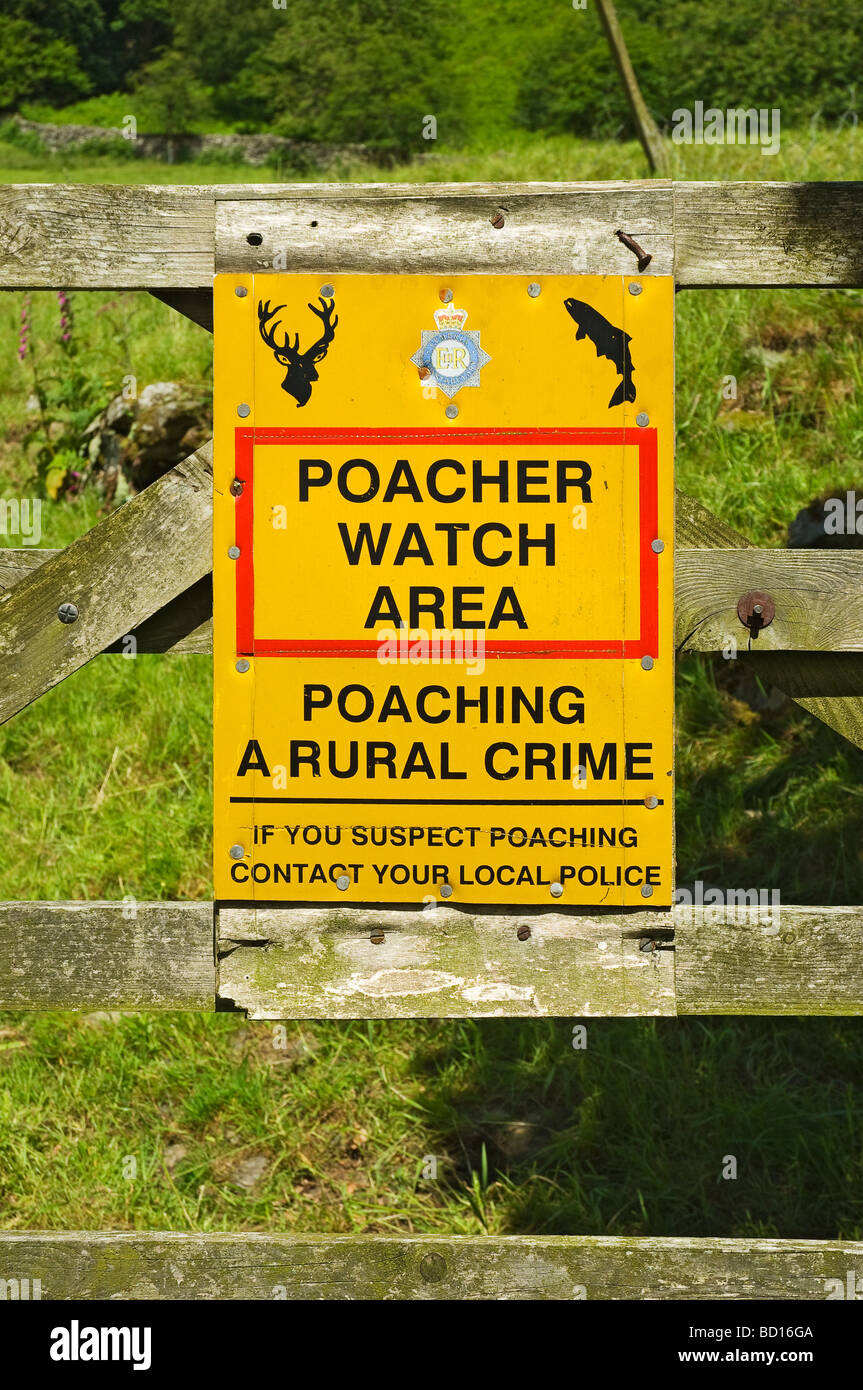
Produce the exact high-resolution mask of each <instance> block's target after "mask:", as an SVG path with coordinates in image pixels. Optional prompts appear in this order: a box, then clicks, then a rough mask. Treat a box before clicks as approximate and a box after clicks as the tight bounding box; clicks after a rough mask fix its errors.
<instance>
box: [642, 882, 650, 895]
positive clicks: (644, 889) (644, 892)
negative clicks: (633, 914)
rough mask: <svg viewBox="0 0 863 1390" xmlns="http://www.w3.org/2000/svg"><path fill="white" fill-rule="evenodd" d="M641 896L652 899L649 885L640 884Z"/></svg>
mask: <svg viewBox="0 0 863 1390" xmlns="http://www.w3.org/2000/svg"><path fill="white" fill-rule="evenodd" d="M641 896H642V897H643V898H652V897H653V888H652V887H651V885H650V884H649V883H642V885H641Z"/></svg>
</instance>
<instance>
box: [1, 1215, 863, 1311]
mask: <svg viewBox="0 0 863 1390" xmlns="http://www.w3.org/2000/svg"><path fill="white" fill-rule="evenodd" d="M4 1271H5V1278H6V1279H7V1280H10V1279H11V1280H16V1281H17V1284H16V1286H15V1290H14V1293H13V1297H14V1295H15V1293H18V1294H19V1295H20V1284H21V1281H23V1280H28V1281H29V1283H28V1285H27V1289H26V1294H27V1295H29V1296H31V1297H32V1292H31V1291H32V1288H33V1281H34V1280H39V1293H40V1296H41V1298H42V1299H43V1300H55V1301H56V1300H66V1299H157V1298H159V1299H161V1298H166V1299H178V1298H179V1299H218V1300H226V1301H235V1300H248V1299H264V1300H268V1299H300V1300H310V1299H326V1300H328V1301H336V1302H338V1301H341V1300H345V1299H365V1300H374V1301H375V1302H380V1301H381V1300H386V1299H424V1300H437V1299H447V1300H453V1299H500V1298H504V1299H507V1300H520V1299H532V1298H549V1299H561V1300H566V1301H572V1300H582V1299H584V1300H586V1301H587V1302H591V1301H594V1302H595V1301H597V1300H601V1299H614V1300H617V1299H663V1300H665V1299H691V1300H703V1299H765V1300H769V1299H801V1300H805V1299H811V1300H824V1299H826V1298H828V1297H830V1296H831V1295H832V1297H834V1298H836V1297H838V1296H839V1291H842V1290H845V1289H846V1288H847V1287H848V1286H849V1274H851V1275H852V1276H853V1277H860V1276H861V1275H863V1242H861V1241H844V1240H768V1239H761V1240H723V1239H716V1238H712V1237H705V1238H703V1239H688V1238H686V1237H660V1238H656V1239H649V1238H646V1237H643V1238H641V1239H627V1238H626V1237H623V1236H449V1237H448V1236H313V1235H296V1236H276V1235H265V1234H256V1233H247V1234H241V1235H233V1234H231V1235H221V1234H217V1235H187V1234H182V1233H179V1232H175V1231H147V1232H140V1231H136V1232H123V1233H100V1232H91V1231H87V1232H78V1231H60V1232H58V1231H50V1232H38V1231H33V1232H12V1233H8V1234H0V1278H3V1277H4V1273H3V1272H4ZM852 1287H853V1285H852ZM7 1296H8V1295H7Z"/></svg>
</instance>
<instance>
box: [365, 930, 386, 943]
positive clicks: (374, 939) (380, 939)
mask: <svg viewBox="0 0 863 1390" xmlns="http://www.w3.org/2000/svg"><path fill="white" fill-rule="evenodd" d="M369 941H370V942H371V943H372V945H373V946H383V944H384V934H383V932H382V931H381V929H380V927H375V929H374V931H373V932H372V934H371V936H370V937H369Z"/></svg>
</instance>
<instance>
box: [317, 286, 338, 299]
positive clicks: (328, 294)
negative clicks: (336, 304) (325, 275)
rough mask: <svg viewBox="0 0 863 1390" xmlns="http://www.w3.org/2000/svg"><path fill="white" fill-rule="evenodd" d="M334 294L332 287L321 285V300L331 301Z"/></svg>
mask: <svg viewBox="0 0 863 1390" xmlns="http://www.w3.org/2000/svg"><path fill="white" fill-rule="evenodd" d="M334 294H335V290H334V289H333V287H332V285H321V289H320V295H321V299H332V297H333V295H334Z"/></svg>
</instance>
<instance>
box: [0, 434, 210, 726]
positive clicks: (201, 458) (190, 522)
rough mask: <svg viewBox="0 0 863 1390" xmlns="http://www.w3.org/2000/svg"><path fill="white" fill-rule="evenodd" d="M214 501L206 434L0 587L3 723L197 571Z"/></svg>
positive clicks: (201, 570) (203, 569) (201, 572)
mask: <svg viewBox="0 0 863 1390" xmlns="http://www.w3.org/2000/svg"><path fill="white" fill-rule="evenodd" d="M212 511H213V478H212V442H210V443H207V444H205V445H203V446H202V447H201V448H200V449H199V450H197V452H196V453H194V454H190V455H189V457H188V458H187V459H184V460H183V462H182V463H180V464H178V465H177V467H176V468H172V469H171V471H170V473H166V474H165V476H164V477H163V478H160V479H159V481H158V482H157V483H154V484H153V485H152V487H148V488H146V489H145V491H144V492H142V493H140V494H139V495H138V496H137V497H135V498H134V499H133V500H132V501H131V502H127V503H126V504H125V506H123V507H120V508H118V509H117V511H115V512H112V514H111V515H110V516H109V517H107V518H106V520H105V521H103V522H100V524H99V525H98V526H95V527H94V528H93V529H92V531H88V532H87V534H86V535H85V536H82V537H81V539H80V540H77V541H75V542H74V543H73V544H72V545H70V546H69V547H68V548H67V549H66V550H64V551H62V552H61V553H60V554H59V555H56V556H55V557H54V558H53V559H51V560H48V561H47V562H46V564H44V565H41V566H39V568H38V569H34V570H33V571H32V572H31V573H30V574H28V575H27V577H26V578H25V579H22V580H21V581H20V582H19V583H18V584H16V585H15V586H14V587H13V588H10V589H6V590H5V591H4V592H2V593H0V662H2V673H3V674H2V679H0V723H3V722H5V721H6V720H7V719H10V718H11V717H12V715H13V714H17V712H18V711H19V710H21V709H24V707H25V706H26V705H29V704H30V703H31V701H33V700H35V699H37V698H38V696H40V695H42V694H44V692H45V691H46V690H50V689H51V687H52V686H55V685H58V684H59V682H60V681H62V680H65V678H66V677H67V676H69V675H71V674H72V672H73V671H77V670H78V668H79V667H81V666H84V665H85V664H86V663H87V662H88V661H91V660H92V658H93V657H94V656H98V655H99V653H100V652H102V651H104V650H105V648H106V647H109V646H110V645H111V644H112V643H113V642H116V641H118V640H119V639H120V638H122V637H123V636H125V635H126V634H127V633H131V632H132V630H133V629H134V628H135V627H136V626H137V625H138V624H139V623H142V622H144V620H145V619H147V618H149V617H150V615H151V614H152V613H154V612H155V611H156V610H157V609H161V608H163V607H164V606H165V605H166V604H169V603H170V602H171V601H172V600H173V599H176V598H177V596H178V595H179V594H181V593H183V592H184V591H185V590H187V589H189V588H190V587H191V586H192V585H195V584H197V583H198V581H200V580H202V579H203V578H204V577H205V576H206V575H207V574H208V572H209V571H210V570H211V568H212V554H211V545H212V540H211V538H212ZM62 605H72V606H73V607H74V609H75V610H77V616H75V617H74V619H73V621H71V622H63V621H61V619H60V618H59V616H58V614H59V610H60V608H61V606H62ZM70 616H72V614H71V613H70Z"/></svg>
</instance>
